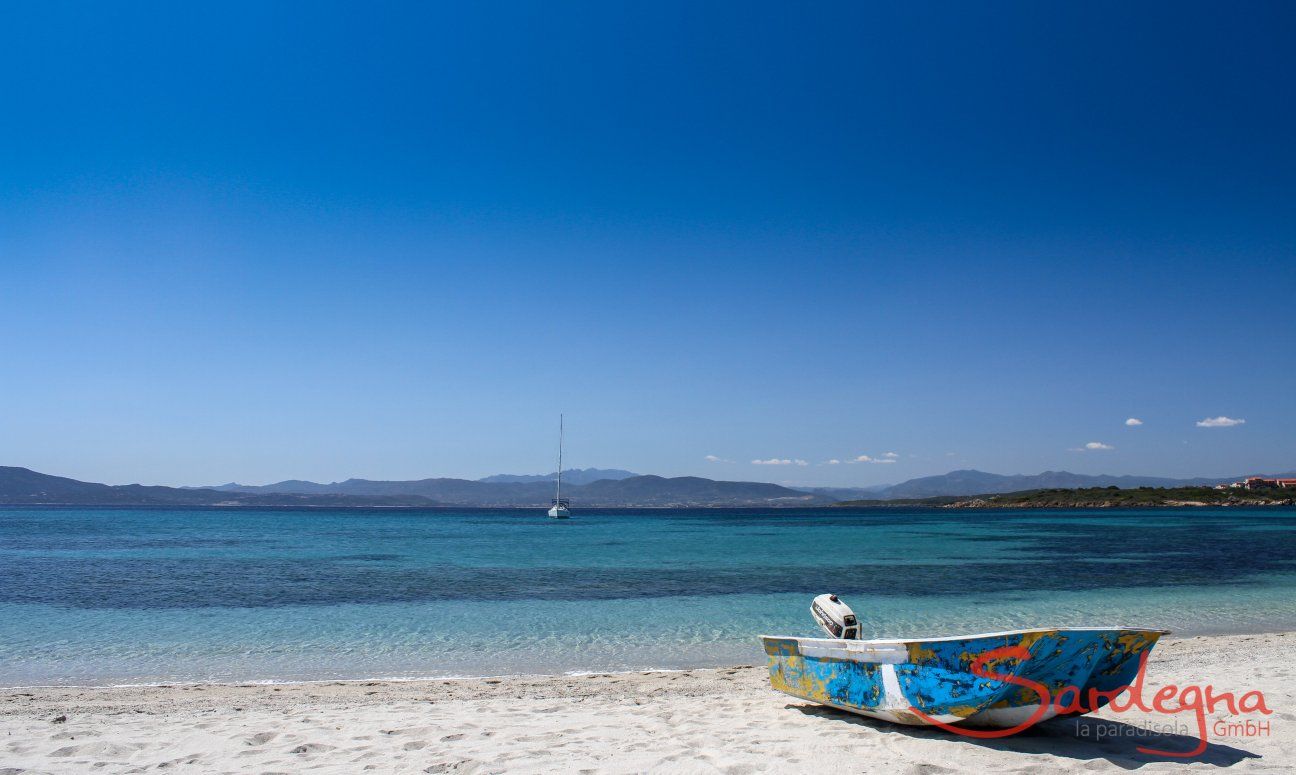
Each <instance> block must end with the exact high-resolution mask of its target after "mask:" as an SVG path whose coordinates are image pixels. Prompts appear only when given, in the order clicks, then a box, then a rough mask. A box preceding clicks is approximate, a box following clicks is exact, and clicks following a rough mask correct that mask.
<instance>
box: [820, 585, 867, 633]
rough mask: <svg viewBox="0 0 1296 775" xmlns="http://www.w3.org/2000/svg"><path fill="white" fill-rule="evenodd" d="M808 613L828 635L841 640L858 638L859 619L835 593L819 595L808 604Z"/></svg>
mask: <svg viewBox="0 0 1296 775" xmlns="http://www.w3.org/2000/svg"><path fill="white" fill-rule="evenodd" d="M810 615H811V616H813V617H814V619H815V621H816V622H818V623H819V626H820V627H822V628H823V629H824V632H826V633H828V635H829V636H831V637H834V638H839V639H841V640H859V636H860V627H859V619H856V618H855V612H854V611H852V610H851V607H850V606H848V605H846V604H845V603H843V602H842V601H841V599H840V598H838V597H837V596H836V595H820V596H819V597H816V598H815V599H814V602H813V603H811V604H810Z"/></svg>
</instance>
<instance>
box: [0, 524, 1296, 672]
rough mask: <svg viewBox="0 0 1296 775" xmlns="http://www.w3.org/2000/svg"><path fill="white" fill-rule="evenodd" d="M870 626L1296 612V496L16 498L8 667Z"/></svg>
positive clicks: (210, 668) (649, 664)
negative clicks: (840, 609)
mask: <svg viewBox="0 0 1296 775" xmlns="http://www.w3.org/2000/svg"><path fill="white" fill-rule="evenodd" d="M828 591H831V592H836V593H838V594H841V595H842V596H843V597H845V599H846V600H847V602H849V603H851V604H852V605H853V606H854V607H855V610H856V612H857V613H859V614H860V615H861V618H862V620H863V622H864V631H865V634H866V635H869V636H871V637H906V636H924V635H950V634H958V633H970V632H984V631H988V630H995V629H1010V628H1017V627H1036V626H1060V625H1098V624H1101V625H1110V624H1128V625H1138V626H1146V627H1164V628H1169V629H1173V630H1176V631H1178V632H1180V633H1203V632H1240V631H1263V630H1281V629H1296V510H1291V509H1287V510H1281V511H1280V510H1240V509H1226V510H1205V509H1182V510H1158V511H1137V512H1118V511H1071V512H1004V511H996V512H970V511H956V510H902V509H874V510H836V509H833V510H817V511H791V510H771V511H747V510H678V511H666V510H652V511H638V512H629V511H618V512H589V511H578V512H577V513H576V518H575V519H572V520H570V521H556V520H550V519H547V518H545V517H544V516H543V514H542V513H537V512H536V511H534V510H526V511H520V510H519V511H504V510H492V511H437V510H427V511H423V510H420V511H384V510H354V511H334V510H274V511H271V510H198V509H186V510H160V509H73V508H65V509H62V508H44V509H42V508H0V685H9V686H13V685H29V684H55V683H73V684H88V683H130V682H155V681H209V680H309V679H325V678H365V677H420V676H426V677H431V676H452V675H500V674H515V673H548V672H564V671H586V670H589V671H595V670H597V671H603V670H628V669H645V668H676V667H689V666H699V665H715V664H732V663H739V662H756V661H760V660H761V659H762V655H761V652H760V647H759V644H758V642H757V640H756V638H755V636H756V635H758V634H760V633H777V634H801V635H813V634H816V630H815V627H814V624H813V622H812V621H811V619H810V617H809V614H808V610H807V609H808V606H809V603H810V598H811V597H812V596H813V595H815V594H819V593H821V592H828Z"/></svg>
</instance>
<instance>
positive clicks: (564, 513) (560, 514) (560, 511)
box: [549, 506, 571, 519]
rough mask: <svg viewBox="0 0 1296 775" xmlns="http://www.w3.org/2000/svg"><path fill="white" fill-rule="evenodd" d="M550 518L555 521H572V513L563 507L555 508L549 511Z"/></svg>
mask: <svg viewBox="0 0 1296 775" xmlns="http://www.w3.org/2000/svg"><path fill="white" fill-rule="evenodd" d="M549 516H551V517H553V518H554V519H571V512H570V511H568V510H567V509H565V508H563V507H562V506H554V507H553V508H551V509H549Z"/></svg>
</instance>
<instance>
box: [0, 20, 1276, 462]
mask: <svg viewBox="0 0 1296 775" xmlns="http://www.w3.org/2000/svg"><path fill="white" fill-rule="evenodd" d="M1132 5H1134V4H1129V3H1086V4H1074V5H1071V6H1067V7H1057V4H1041V3H1023V4H1020V5H1013V4H1009V3H996V4H993V6H991V7H984V6H977V5H974V4H962V5H960V4H945V3H941V4H933V5H925V4H921V3H919V4H903V7H899V6H900V4H897V5H896V6H892V7H877V6H873V7H861V6H859V5H858V4H841V5H834V4H815V6H814V7H813V8H805V7H798V8H796V9H795V10H793V9H792V8H791V7H790V6H787V5H785V4H762V3H750V2H747V3H735V4H719V3H715V4H711V3H705V4H699V3H667V2H659V3H642V4H634V5H630V4H622V3H613V4H607V3H582V4H564V3H552V2H543V3H539V2H538V3H499V4H443V5H435V4H424V3H417V4H415V3H411V4H393V3H355V4H328V3H299V4H271V3H248V4H239V3H212V4H205V5H198V4H188V5H176V4H173V3H156V4H141V3H124V4H112V5H109V4H91V3H84V4H62V3H53V2H50V3H28V4H21V5H20V4H9V5H7V6H6V7H5V8H4V10H2V11H0V86H2V87H3V94H4V95H5V99H4V100H3V106H2V107H0V111H3V116H2V117H3V121H0V270H2V273H0V325H2V326H3V330H4V331H5V333H6V336H5V346H4V349H3V357H0V397H2V398H3V406H4V411H3V413H0V463H2V464H8V465H24V466H28V467H31V468H35V469H37V470H42V471H47V472H50V473H57V474H63V475H68V476H74V477H77V478H83V479H91V480H97V481H108V482H112V483H122V482H135V481H141V482H146V483H159V484H198V483H215V482H222V481H229V480H238V481H243V482H252V483H258V482H265V481H274V480H278V479H284V478H289V477H300V478H309V479H316V480H334V479H340V478H346V477H349V476H361V477H370V478H417V477H424V476H435V475H445V476H466V477H477V476H483V475H487V474H491V473H498V472H517V473H521V472H538V471H543V470H550V469H551V468H552V461H551V456H552V447H553V436H554V432H555V430H556V427H555V426H556V419H557V414H558V412H559V411H560V410H561V411H564V412H566V413H567V415H568V418H569V423H568V425H569V441H570V444H569V459H570V461H571V463H572V464H573V465H577V466H600V467H608V466H617V467H624V468H630V469H633V470H636V471H642V472H652V473H660V474H666V475H680V474H697V475H704V476H711V477H714V478H729V479H758V480H767V481H780V482H798V483H809V484H825V485H833V484H836V485H864V484H873V483H879V482H890V481H900V480H903V479H907V478H910V477H913V476H919V475H925V474H930V473H943V472H944V471H947V470H950V469H953V468H964V467H974V468H980V469H984V470H989V471H995V472H1001V473H1014V472H1025V473H1034V472H1037V471H1041V470H1045V469H1063V468H1065V469H1068V470H1072V471H1079V472H1088V473H1097V472H1114V473H1146V474H1164V475H1184V476H1188V475H1207V474H1210V475H1231V474H1236V473H1243V472H1249V471H1275V470H1291V469H1296V444H1294V443H1293V439H1296V398H1294V397H1296V354H1294V353H1293V349H1292V348H1293V342H1294V341H1296V336H1294V335H1296V312H1294V311H1296V143H1293V142H1292V138H1293V137H1296V99H1293V98H1294V97H1296V93H1294V92H1296V86H1294V85H1293V78H1292V74H1293V72H1296V47H1293V46H1292V45H1291V40H1292V38H1293V35H1294V34H1296V11H1293V9H1292V6H1291V5H1290V4H1280V3H1275V4H1265V3H1248V4H1245V5H1242V6H1234V7H1229V8H1224V7H1222V6H1219V5H1218V4H1213V5H1212V4H1194V3H1160V4H1138V7H1137V8H1135V7H1131V6H1132ZM1220 416H1224V417H1228V418H1233V419H1241V420H1245V423H1242V424H1235V425H1232V426H1230V427H1199V426H1198V425H1197V423H1198V422H1199V421H1202V420H1204V419H1206V418H1214V417H1220ZM1131 417H1134V418H1138V419H1140V420H1141V421H1142V423H1143V424H1142V425H1138V426H1127V425H1126V424H1125V421H1126V419H1127V418H1131ZM1091 442H1095V443H1099V444H1101V445H1104V446H1108V447H1111V449H1085V445H1086V444H1089V443H1091ZM1078 450H1082V451H1078ZM886 453H893V455H894V457H886ZM707 456H712V457H714V458H717V460H715V461H711V460H708V459H707ZM860 456H867V457H868V458H871V459H874V460H893V461H895V462H890V463H875V462H848V461H852V460H855V459H857V458H859V457H860ZM754 460H777V461H784V460H786V461H790V462H788V463H787V464H780V465H757V464H754V463H753V462H752V461H754ZM830 460H838V461H841V462H840V463H837V464H827V461H830ZM726 461H731V462H726ZM796 461H804V462H805V465H800V464H798V463H797V462H796Z"/></svg>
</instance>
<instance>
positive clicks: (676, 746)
mask: <svg viewBox="0 0 1296 775" xmlns="http://www.w3.org/2000/svg"><path fill="white" fill-rule="evenodd" d="M1294 648H1296V634H1292V635H1284V634H1275V635H1254V636H1228V637H1209V638H1193V639H1187V640H1170V641H1166V642H1163V643H1161V644H1160V645H1159V646H1158V647H1157V649H1156V652H1155V653H1154V656H1153V659H1152V663H1151V667H1150V670H1149V683H1150V685H1152V686H1162V685H1164V684H1167V683H1183V682H1194V683H1207V682H1209V683H1212V684H1214V685H1215V686H1216V687H1217V689H1219V690H1232V691H1235V692H1237V693H1238V694H1241V693H1242V692H1244V691H1247V690H1251V689H1260V690H1262V691H1264V692H1265V695H1266V698H1267V700H1268V705H1269V707H1270V708H1271V709H1273V710H1274V713H1273V715H1271V716H1268V717H1267V720H1268V721H1269V722H1270V731H1269V734H1267V735H1260V736H1247V737H1231V738H1222V737H1219V736H1216V735H1212V736H1211V745H1210V747H1209V748H1208V749H1207V750H1206V752H1205V753H1204V754H1202V755H1201V756H1200V757H1198V759H1197V760H1196V762H1197V763H1196V764H1195V765H1193V768H1194V769H1203V768H1208V769H1216V768H1218V767H1227V768H1230V769H1233V770H1246V771H1255V770H1274V771H1291V770H1293V769H1294V768H1296V715H1293V714H1294V713H1296V678H1294V677H1293V668H1292V657H1293V653H1292V652H1293V649H1294ZM1151 694H1152V692H1147V693H1146V696H1147V697H1148V699H1149V700H1150V699H1151ZM60 716H66V717H67V719H66V721H61V722H57V723H56V722H55V721H54V719H56V718H58V717H60ZM1215 717H1219V714H1216V716H1215ZM1251 718H1253V719H1254V718H1258V717H1255V716H1252V717H1251ZM1149 721H1152V722H1153V723H1155V724H1157V725H1158V726H1159V728H1161V729H1165V728H1167V727H1168V726H1170V725H1174V724H1176V723H1177V724H1178V725H1179V726H1180V728H1181V729H1186V728H1187V727H1192V726H1195V725H1194V723H1193V721H1192V719H1190V718H1188V717H1187V714H1185V715H1181V716H1178V717H1166V716H1159V717H1149V716H1146V715H1143V714H1120V715H1117V714H1113V713H1110V712H1106V711H1104V712H1103V713H1100V714H1097V715H1096V716H1090V717H1083V718H1080V719H1075V718H1072V719H1058V720H1054V721H1050V722H1047V723H1045V724H1043V725H1041V726H1039V727H1036V728H1035V729H1034V730H1031V731H1029V732H1026V733H1024V734H1022V735H1019V736H1017V737H1013V738H1009V739H1001V740H989V741H977V740H970V739H967V738H962V737H956V736H954V735H952V734H948V733H945V732H942V731H939V730H932V729H922V728H914V727H900V726H894V725H890V724H886V723H883V722H878V721H871V720H869V719H865V718H862V717H859V716H853V715H851V714H847V713H842V712H838V711H833V710H828V709H824V708H819V707H817V706H813V705H809V704H806V703H803V702H801V701H799V700H796V699H793V698H791V697H787V696H785V695H782V694H778V693H776V692H774V691H772V690H771V689H769V687H768V684H767V679H766V673H765V670H764V668H763V667H762V668H752V667H740V668H729V669H720V670H693V671H688V672H682V673H651V674H638V673H636V674H622V675H595V676H582V677H575V678H573V677H540V678H522V679H503V680H474V681H451V682H445V681H421V682H394V683H388V682H348V683H316V684H294V685H282V686H264V685H260V686H247V685H204V686H172V687H146V688H85V689H51V688H40V689H3V690H0V773H15V772H59V773H63V772H145V771H166V770H168V769H171V768H178V769H181V770H183V771H185V772H284V773H292V772H301V771H312V772H339V773H353V772H363V771H366V770H367V771H376V772H577V771H583V772H644V771H650V770H651V771H681V772H732V773H745V772H821V773H838V772H840V773H848V772H886V773H892V772H900V773H940V772H1038V771H1064V772H1071V771H1075V772H1080V771H1084V772H1094V771H1099V772H1101V771H1125V770H1129V769H1138V770H1139V771H1140V772H1155V771H1162V770H1178V769H1180V768H1182V767H1183V766H1184V763H1183V760H1177V759H1158V758H1155V757H1149V756H1145V755H1143V754H1139V753H1138V752H1136V750H1135V748H1136V747H1137V746H1139V745H1143V746H1151V747H1156V748H1178V749H1180V750H1186V749H1188V748H1191V746H1192V743H1193V741H1192V740H1190V739H1189V738H1187V737H1185V736H1183V735H1176V734H1153V735H1150V736H1135V735H1134V733H1136V732H1137V731H1138V730H1139V729H1140V728H1141V727H1142V726H1143V725H1145V724H1146V723H1147V722H1149ZM1100 736H1101V739H1099V738H1100Z"/></svg>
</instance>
